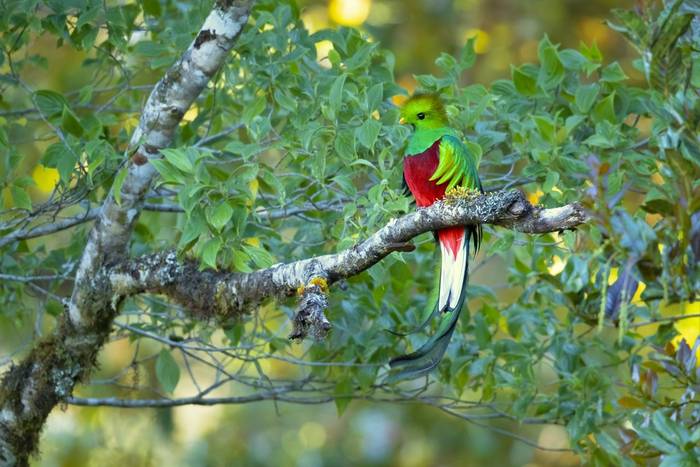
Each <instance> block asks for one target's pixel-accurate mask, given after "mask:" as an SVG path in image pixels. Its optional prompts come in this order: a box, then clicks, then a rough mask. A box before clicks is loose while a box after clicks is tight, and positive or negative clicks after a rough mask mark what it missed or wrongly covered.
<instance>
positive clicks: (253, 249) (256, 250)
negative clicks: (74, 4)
mask: <svg viewBox="0 0 700 467" xmlns="http://www.w3.org/2000/svg"><path fill="white" fill-rule="evenodd" d="M243 251H245V252H246V254H247V255H248V256H249V257H250V259H252V260H253V263H255V265H256V266H257V267H259V268H261V269H262V268H269V267H270V266H272V265H273V264H274V263H275V260H274V258H273V257H272V255H271V254H270V253H268V251H267V250H265V249H264V248H262V247H259V246H255V245H243Z"/></svg>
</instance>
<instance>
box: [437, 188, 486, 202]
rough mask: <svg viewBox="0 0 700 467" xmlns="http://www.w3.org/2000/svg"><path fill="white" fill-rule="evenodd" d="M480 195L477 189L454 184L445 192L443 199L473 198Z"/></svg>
mask: <svg viewBox="0 0 700 467" xmlns="http://www.w3.org/2000/svg"><path fill="white" fill-rule="evenodd" d="M480 195H481V192H480V191H479V190H475V189H473V188H467V187H464V186H455V187H452V188H450V189H449V190H447V191H446V192H445V199H449V200H456V199H473V198H476V197H477V196H480Z"/></svg>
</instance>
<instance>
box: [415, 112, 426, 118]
mask: <svg viewBox="0 0 700 467" xmlns="http://www.w3.org/2000/svg"><path fill="white" fill-rule="evenodd" d="M416 117H418V120H423V119H424V118H425V114H424V113H423V112H418V115H416Z"/></svg>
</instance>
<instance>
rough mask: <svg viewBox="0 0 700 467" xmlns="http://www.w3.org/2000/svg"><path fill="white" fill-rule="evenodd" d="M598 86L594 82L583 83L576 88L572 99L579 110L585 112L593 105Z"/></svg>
mask: <svg viewBox="0 0 700 467" xmlns="http://www.w3.org/2000/svg"><path fill="white" fill-rule="evenodd" d="M599 88H600V87H599V86H598V85H597V84H595V83H592V84H585V85H583V86H579V87H578V89H576V96H575V98H574V101H575V103H576V107H577V108H578V110H579V112H581V113H587V112H588V111H589V110H591V107H593V103H594V102H595V100H596V97H598V90H599Z"/></svg>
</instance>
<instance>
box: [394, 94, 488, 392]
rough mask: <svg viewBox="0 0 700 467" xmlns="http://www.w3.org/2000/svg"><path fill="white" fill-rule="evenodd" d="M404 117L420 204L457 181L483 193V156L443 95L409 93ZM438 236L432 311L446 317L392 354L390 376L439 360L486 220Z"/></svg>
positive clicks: (410, 181) (408, 173)
mask: <svg viewBox="0 0 700 467" xmlns="http://www.w3.org/2000/svg"><path fill="white" fill-rule="evenodd" d="M401 122H402V123H405V124H408V125H411V126H412V127H413V129H414V132H413V134H412V136H411V138H410V140H409V143H408V147H407V149H406V152H405V157H404V160H403V176H404V180H405V182H406V185H408V189H409V190H410V191H411V193H412V194H413V196H414V197H415V199H416V204H417V205H418V206H419V207H425V206H430V205H431V204H433V203H434V202H436V201H438V200H441V199H443V198H445V192H446V191H450V190H452V189H454V188H455V187H463V188H466V189H468V190H474V191H476V190H478V191H479V192H481V193H483V188H482V186H481V181H480V180H479V174H478V173H477V165H478V160H477V157H476V156H475V154H472V153H471V152H470V151H469V149H468V148H467V146H466V145H465V144H464V143H463V142H462V140H461V138H460V135H459V133H458V132H457V131H455V130H454V129H452V128H450V127H449V123H448V121H447V114H446V113H445V107H444V105H443V103H442V101H441V100H440V98H439V97H438V96H436V95H432V94H416V95H414V96H413V97H411V98H410V99H408V100H407V101H406V102H405V103H404V105H403V106H402V109H401ZM435 236H436V239H437V241H438V242H439V244H440V250H441V256H442V261H441V272H440V285H439V293H438V294H437V300H436V303H435V306H434V308H433V311H432V313H431V315H430V317H433V316H435V315H440V316H441V322H440V324H439V326H438V329H437V332H436V334H435V335H433V336H432V337H431V338H430V339H429V340H428V341H427V342H426V343H425V344H423V345H422V346H421V347H420V348H419V349H418V350H416V351H415V352H413V353H410V354H408V355H404V356H401V357H397V358H395V359H393V360H391V362H390V365H391V367H392V371H391V373H390V374H389V380H390V381H396V380H401V379H409V378H417V377H419V376H422V375H425V374H427V373H429V372H430V371H431V370H432V369H433V368H435V367H436V366H437V364H438V363H439V362H440V360H441V359H442V356H443V355H444V354H445V350H446V349H447V345H448V343H449V342H450V338H451V337H452V333H453V332H454V329H455V326H456V325H457V319H458V318H459V314H460V312H461V310H462V307H463V305H464V300H465V298H466V288H467V276H468V268H469V244H470V243H473V245H474V254H475V255H476V252H477V251H478V249H479V244H480V243H481V238H482V229H481V226H480V225H479V226H467V227H452V228H447V229H442V230H438V231H437V232H435ZM429 319H430V318H429ZM425 324H427V321H426V323H424V325H425ZM421 327H422V326H421Z"/></svg>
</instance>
